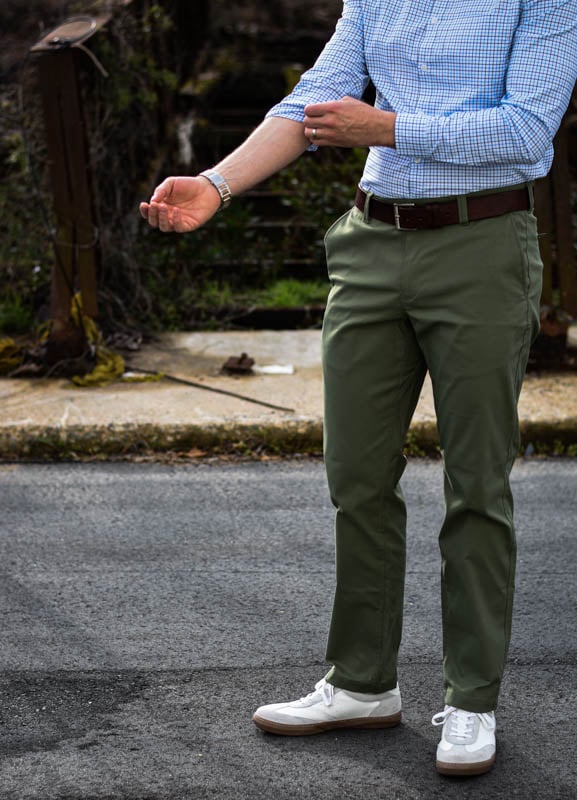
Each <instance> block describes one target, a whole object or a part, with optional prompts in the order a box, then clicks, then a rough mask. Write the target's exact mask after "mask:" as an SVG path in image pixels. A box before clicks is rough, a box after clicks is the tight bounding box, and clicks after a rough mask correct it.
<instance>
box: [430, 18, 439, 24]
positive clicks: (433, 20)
mask: <svg viewBox="0 0 577 800" xmlns="http://www.w3.org/2000/svg"><path fill="white" fill-rule="evenodd" d="M438 21H439V18H438V17H431V22H432V24H433V25H436V24H437V22H438Z"/></svg>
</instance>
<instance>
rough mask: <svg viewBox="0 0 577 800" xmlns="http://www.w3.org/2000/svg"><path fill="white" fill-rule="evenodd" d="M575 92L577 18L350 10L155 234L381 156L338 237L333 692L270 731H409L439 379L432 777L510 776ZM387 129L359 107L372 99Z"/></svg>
mask: <svg viewBox="0 0 577 800" xmlns="http://www.w3.org/2000/svg"><path fill="white" fill-rule="evenodd" d="M576 78H577V0H506V1H505V0H475V2H471V0H452V1H450V0H436V1H435V0H418V2H415V1H414V0H401V2H398V0H397V1H396V2H393V0H380V2H369V0H345V2H344V7H343V14H342V17H341V19H340V20H339V22H338V24H337V28H336V31H335V34H334V35H333V37H332V39H331V40H330V42H329V43H328V44H327V46H326V47H325V49H324V51H323V52H322V54H321V55H320V57H319V59H318V61H317V62H316V64H315V65H314V67H313V68H312V69H311V70H309V71H308V72H306V73H305V74H304V75H303V76H302V79H301V81H300V83H299V84H298V85H297V87H296V88H295V90H294V91H293V92H292V93H291V94H290V95H289V96H288V97H287V98H285V100H284V101H283V102H281V103H280V104H279V105H278V106H275V107H274V108H273V109H272V110H271V111H270V112H269V114H268V115H267V119H266V120H265V121H264V123H263V124H262V125H261V126H260V127H259V128H257V130H256V131H255V132H254V133H253V134H252V135H251V136H250V137H249V138H248V139H247V141H246V142H245V143H244V144H243V145H241V147H240V148H239V149H238V150H237V151H235V152H234V153H232V154H231V155H230V156H228V157H227V158H225V159H224V160H223V161H222V162H221V163H220V164H218V165H217V166H216V167H215V170H209V171H207V172H206V173H204V174H203V175H201V176H198V177H195V178H168V179H167V180H166V181H164V182H163V183H162V184H161V185H160V186H159V187H158V188H157V189H156V191H155V193H154V195H153V197H152V199H151V201H150V203H149V204H147V203H143V204H142V206H141V209H142V215H143V216H144V217H145V218H147V219H148V221H149V223H150V224H151V225H152V226H155V227H159V228H160V229H161V230H163V231H178V232H184V231H189V230H194V229H195V228H197V227H198V226H199V225H202V224H203V223H204V222H206V220H208V219H209V218H210V217H211V216H212V215H213V214H214V213H215V212H216V211H217V210H218V209H219V208H220V207H221V206H225V205H227V204H228V202H230V196H231V194H232V195H236V194H239V193H241V192H243V191H244V190H246V189H248V188H249V187H251V186H253V185H255V184H257V183H259V182H260V181H262V180H264V179H265V178H267V177H268V176H270V175H271V174H273V173H274V172H276V171H277V170H279V169H281V168H282V167H284V166H285V165H287V164H288V163H290V162H291V161H292V160H293V159H295V158H296V157H297V156H299V155H300V154H301V153H302V151H304V150H305V149H306V148H307V147H310V146H314V147H319V146H320V147H322V146H329V145H333V146H335V145H336V146H341V147H350V146H359V147H363V146H366V147H369V148H370V151H369V155H368V159H367V162H366V166H365V170H364V173H363V176H362V178H361V181H360V185H359V191H358V192H357V197H356V202H355V206H354V208H352V209H351V210H350V211H348V212H347V213H346V214H345V215H344V216H343V217H341V218H340V219H339V220H337V222H335V223H334V225H333V226H332V227H331V228H330V229H329V231H328V234H327V237H326V248H327V261H328V269H329V276H330V280H331V284H332V288H331V291H330V295H329V299H328V304H327V310H326V316H325V322H324V326H323V363H324V380H325V397H326V400H325V461H326V469H327V475H328V481H329V488H330V491H331V497H332V500H333V503H334V505H335V507H336V509H337V513H336V547H337V585H336V592H335V599H334V607H333V615H332V621H331V627H330V632H329V640H328V648H327V660H328V661H329V662H330V663H331V664H332V665H333V666H332V668H331V670H330V671H329V673H328V674H327V675H326V676H325V678H323V679H322V680H321V681H320V682H319V683H318V684H317V685H316V687H315V690H314V691H313V692H311V693H310V694H309V695H307V696H306V697H303V698H301V699H300V700H296V701H293V702H289V701H287V702H283V703H276V704H273V705H267V706H263V707H261V708H259V709H258V710H257V712H256V713H255V715H254V721H255V723H256V724H257V725H258V726H259V727H260V728H262V729H263V730H265V731H270V732H273V733H280V734H309V733H317V732H320V731H323V730H327V729H331V728H335V727H344V726H355V727H385V726H390V725H394V724H397V723H398V722H399V721H400V717H401V698H400V692H399V688H398V685H397V651H398V648H399V643H400V639H401V622H402V607H403V583H404V561H405V506H404V502H403V498H402V494H401V491H400V488H399V480H400V478H401V475H402V473H403V469H404V465H405V461H404V458H403V455H402V447H403V442H404V439H405V434H406V431H407V428H408V426H409V423H410V420H411V417H412V414H413V411H414V408H415V404H416V402H417V398H418V396H419V393H420V390H421V386H422V382H423V379H424V376H425V372H426V371H427V370H428V371H429V373H430V376H431V380H432V384H433V389H434V396H435V405H436V411H437V420H438V429H439V437H440V442H441V448H442V452H443V460H444V472H445V500H446V518H445V521H444V524H443V527H442V530H441V533H440V547H441V554H442V608H443V640H444V645H443V647H444V662H443V669H444V679H445V703H446V705H445V708H444V711H442V712H440V713H439V714H436V715H435V717H433V722H434V724H438V725H442V726H443V730H442V736H441V742H440V744H439V746H438V749H437V769H438V770H439V771H440V772H441V773H444V774H449V775H467V774H480V773H483V772H486V771H487V770H488V769H490V768H491V766H492V764H493V762H494V760H495V713H494V712H495V708H496V706H497V698H498V693H499V686H500V683H501V677H502V674H503V669H504V664H505V659H506V654H507V648H508V643H509V636H510V625H511V608H512V597H513V585H514V570H515V539H514V530H513V502H512V497H511V492H510V488H509V480H508V478H509V473H510V470H511V467H512V464H513V461H514V459H515V455H516V452H517V449H518V443H519V439H518V421H517V410H516V408H517V400H518V397H519V392H520V387H521V381H522V377H523V374H524V370H525V365H526V361H527V356H528V352H529V346H530V343H531V341H532V339H533V337H534V336H535V335H536V333H537V331H538V324H539V323H538V320H539V314H538V311H539V299H540V291H541V261H540V258H539V251H538V245H537V233H536V225H535V217H534V215H533V213H532V209H533V195H532V181H533V180H534V179H535V178H539V177H541V176H543V175H545V174H546V173H547V171H548V170H549V168H550V166H551V161H552V157H553V149H552V139H553V136H554V134H555V132H556V130H557V128H558V126H559V124H560V121H561V118H562V115H563V113H564V111H565V109H566V107H567V105H568V102H569V98H570V95H571V91H572V89H573V86H574V84H575V80H576ZM369 79H370V80H372V82H373V84H374V86H375V88H376V102H375V105H374V107H372V106H369V105H367V104H365V103H363V102H362V101H361V100H360V98H361V97H362V95H363V92H364V89H365V87H366V86H367V83H368V81H369Z"/></svg>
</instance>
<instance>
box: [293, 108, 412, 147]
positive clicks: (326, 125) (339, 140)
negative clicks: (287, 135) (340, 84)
mask: <svg viewBox="0 0 577 800" xmlns="http://www.w3.org/2000/svg"><path fill="white" fill-rule="evenodd" d="M305 115H306V116H305V120H304V124H305V136H306V137H307V138H308V139H310V141H311V143H312V144H318V145H320V146H321V147H322V146H329V145H332V146H333V147H371V146H373V145H383V146H385V147H394V146H395V119H396V114H394V113H393V112H392V111H379V109H377V108H374V107H373V106H370V105H369V104H368V103H363V102H362V100H356V99H355V98H354V97H343V99H342V100H332V101H331V102H330V103H313V104H312V105H308V106H306V107H305Z"/></svg>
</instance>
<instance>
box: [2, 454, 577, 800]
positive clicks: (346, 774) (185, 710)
mask: <svg viewBox="0 0 577 800" xmlns="http://www.w3.org/2000/svg"><path fill="white" fill-rule="evenodd" d="M513 485H514V492H515V496H516V499H517V526H518V538H519V568H518V591H517V602H516V607H515V622H514V634H513V641H512V647H511V654H510V665H509V667H508V671H507V676H506V680H505V683H504V686H503V691H502V699H501V704H500V708H499V713H498V723H499V740H498V742H499V745H498V747H499V750H498V760H497V764H496V766H495V768H494V770H493V771H492V772H491V773H490V774H488V775H486V776H483V777H480V778H472V779H466V780H465V779H460V780H455V779H450V778H442V777H440V776H438V775H437V774H436V772H435V769H434V751H435V746H436V741H437V739H438V731H437V729H434V728H432V727H431V725H430V718H431V716H432V714H433V713H435V712H436V711H439V710H441V709H442V692H441V688H442V682H441V655H440V652H441V631H440V603H439V557H438V551H437V545H436V535H437V530H438V527H439V524H440V521H441V519H442V514H443V508H442V499H441V490H442V472H441V466H440V464H439V463H433V462H420V461H417V462H413V463H411V464H410V465H409V468H408V470H407V473H406V476H405V479H404V486H405V493H406V496H407V499H408V503H409V509H410V514H409V556H408V573H407V593H406V624H405V631H404V640H403V645H402V652H401V659H400V660H401V673H400V681H401V689H402V692H403V697H404V723H403V725H401V726H400V727H398V728H395V729H392V730H385V731H340V732H337V733H327V734H323V735H321V736H316V737H306V738H282V737H274V736H270V735H266V734H262V733H261V732H259V731H258V730H257V729H256V728H255V727H254V726H253V725H252V723H251V721H250V716H251V713H252V711H253V709H254V708H255V707H256V706H257V705H259V704H260V703H263V702H273V701H276V700H282V699H285V698H286V699H291V698H293V697H295V696H300V695H302V694H305V693H306V692H308V691H310V690H311V689H312V686H313V684H314V683H315V682H316V681H317V680H318V679H319V678H320V677H321V676H322V675H323V674H324V670H325V665H324V661H323V656H324V645H325V636H326V631H327V625H328V619H329V613H330V604H331V597H332V589H333V550H332V510H331V507H330V503H329V500H328V497H327V493H326V488H325V479H324V474H323V468H322V465H321V464H320V463H308V462H286V463H283V462H278V463H274V462H270V463H252V464H231V465H217V464H204V465H198V466H186V467H174V466H162V465H146V464H140V465H138V464H131V465H129V464H120V465H55V466H39V465H37V466H33V465H29V466H26V465H18V466H6V465H4V466H0V492H1V494H0V571H1V576H2V580H1V584H0V615H1V620H2V635H1V639H0V688H1V691H2V702H1V704H0V722H1V730H0V798H2V800H4V799H7V798H10V800H12V798H14V800H29V798H30V799H32V798H34V800H36V799H38V800H112V799H113V798H114V800H137V799H138V800H173V799H178V800H181V799H182V800H185V799H186V800H189V799H190V800H204V799H205V798H219V800H228V799H229V798H235V800H245V799H246V800H249V799H250V800H259V798H267V800H268V799H269V798H270V799H271V800H289V798H290V799H292V798H301V797H302V798H311V800H329V798H331V800H341V798H343V800H344V798H355V799H356V798H359V800H360V799H361V798H363V800H364V798H391V799H393V800H396V799H397V798H399V799H403V800H404V798H410V800H416V799H417V798H437V797H439V798H440V797H442V798H449V799H450V800H452V799H453V798H462V797H467V798H473V799H474V798H524V800H533V799H534V798H535V800H536V799H537V798H539V800H541V799H542V798H544V799H545V800H549V798H551V799H555V800H569V799H570V798H571V800H573V798H576V797H577V759H576V756H575V750H576V742H577V737H576V734H577V673H576V660H577V646H576V627H577V623H576V611H577V581H576V578H575V575H576V570H577V534H576V519H577V462H575V461H563V460H550V461H539V460H535V461H524V462H519V463H518V464H517V465H516V466H515V469H514V472H513Z"/></svg>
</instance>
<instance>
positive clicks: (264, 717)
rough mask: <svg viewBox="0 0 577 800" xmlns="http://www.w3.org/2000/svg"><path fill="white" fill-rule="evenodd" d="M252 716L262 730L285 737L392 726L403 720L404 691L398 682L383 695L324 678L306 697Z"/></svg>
mask: <svg viewBox="0 0 577 800" xmlns="http://www.w3.org/2000/svg"><path fill="white" fill-rule="evenodd" d="M252 719H253V722H254V723H255V725H257V726H258V727H259V728H260V729H261V730H263V731H267V732H268V733H280V734H284V735H285V736H306V735H308V734H311V733H322V732H323V731H329V730H332V729H333V728H390V727H392V726H393V725H398V724H399V722H400V721H401V693H400V691H399V687H398V685H397V686H396V687H395V688H394V689H391V690H390V691H388V692H384V693H383V694H361V693H360V692H349V691H345V690H344V689H339V688H337V687H336V686H333V685H332V684H330V683H327V681H326V680H325V678H323V679H322V680H320V681H319V682H318V683H317V684H316V685H315V690H314V692H311V693H310V694H307V696H306V697H301V699H300V700H294V701H292V702H288V703H272V704H271V705H267V706H261V707H260V708H257V710H256V712H255V714H254V716H253V718H252Z"/></svg>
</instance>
